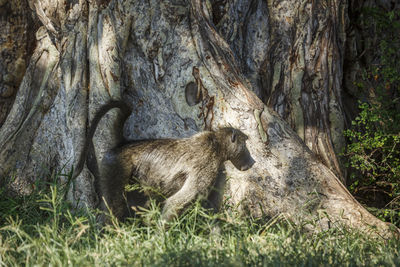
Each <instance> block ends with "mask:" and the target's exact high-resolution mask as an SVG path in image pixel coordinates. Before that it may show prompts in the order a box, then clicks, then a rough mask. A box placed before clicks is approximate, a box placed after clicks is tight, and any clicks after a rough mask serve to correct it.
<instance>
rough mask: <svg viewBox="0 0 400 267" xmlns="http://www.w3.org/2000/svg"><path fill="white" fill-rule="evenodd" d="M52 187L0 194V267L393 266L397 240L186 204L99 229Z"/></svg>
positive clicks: (91, 215) (91, 214) (155, 209)
mask: <svg viewBox="0 0 400 267" xmlns="http://www.w3.org/2000/svg"><path fill="white" fill-rule="evenodd" d="M62 195H63V194H62V193H60V192H59V191H58V190H57V187H56V186H51V190H50V191H49V192H47V193H44V192H37V193H36V194H34V195H32V196H30V197H25V198H9V197H7V196H6V195H5V194H4V193H3V192H2V193H1V194H0V212H1V213H0V265H2V266H21V265H27V266H120V265H123V266H127V265H128V266H140V265H144V266H247V265H249V266H305V265H306V266H321V265H325V266H332V265H336V266H348V265H351V266H376V265H385V266H399V265H400V256H399V252H398V250H399V248H400V246H399V244H400V243H399V241H397V240H395V239H393V240H388V241H385V240H381V239H374V238H370V237H368V236H365V235H363V234H361V233H359V232H356V231H350V230H347V229H339V230H338V229H332V230H329V231H326V232H320V233H313V234H311V233H305V232H304V231H303V230H302V229H301V227H299V226H294V225H293V224H292V223H290V222H289V221H286V220H285V219H283V218H284V217H283V216H280V217H277V218H273V219H271V220H256V219H252V218H243V216H241V215H240V214H239V213H237V212H235V211H234V209H229V210H226V211H223V212H221V213H219V214H212V213H209V212H207V211H206V210H205V209H203V208H202V207H201V205H200V204H199V203H196V204H194V205H193V207H192V208H191V209H190V210H188V211H187V212H186V213H185V214H184V215H182V216H181V217H180V218H179V219H177V220H175V221H174V222H172V223H170V224H169V225H168V226H167V227H166V226H163V225H162V223H161V220H160V211H159V208H158V207H157V206H156V205H152V206H151V207H150V209H149V210H148V211H143V212H142V214H141V215H140V216H138V217H137V218H133V219H130V220H128V221H127V222H124V223H119V222H116V221H115V222H114V224H112V225H110V226H107V227H105V228H101V227H99V226H98V225H97V224H96V219H95V215H94V212H85V213H84V212H81V213H76V212H75V213H73V214H72V213H71V212H70V211H69V207H68V205H67V204H66V202H65V201H63V200H62V197H61V196H62Z"/></svg>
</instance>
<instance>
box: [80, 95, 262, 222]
mask: <svg viewBox="0 0 400 267" xmlns="http://www.w3.org/2000/svg"><path fill="white" fill-rule="evenodd" d="M114 102H115V101H114ZM124 105H125V104H124ZM120 106H122V105H116V104H113V105H110V104H109V105H107V108H108V109H111V108H114V107H120ZM123 111H124V112H126V111H127V109H123ZM100 112H101V113H102V114H100V115H101V116H103V115H104V114H105V113H106V112H107V111H106V108H102V109H101V110H100V111H99V113H100ZM97 117H98V116H97V115H96V116H95V118H97ZM125 118H127V115H126V114H125ZM98 121H99V120H97V122H96V124H97V123H98ZM96 126H97V125H95V124H93V123H92V125H91V130H90V131H89V133H91V134H92V136H88V137H87V138H88V139H87V140H86V142H89V143H90V142H91V138H92V137H93V134H94V130H95V128H96ZM92 128H94V130H92ZM246 140H247V136H246V135H245V134H244V133H242V132H241V131H240V130H237V129H234V128H231V127H227V128H222V129H219V130H217V131H215V132H212V131H204V132H200V133H198V134H195V135H193V136H192V137H189V138H183V139H157V140H142V141H130V142H125V143H124V144H121V145H120V146H117V147H116V148H114V149H112V150H110V151H109V152H107V153H106V154H105V156H104V157H103V160H102V162H101V164H100V166H99V172H100V178H99V189H100V195H101V199H102V200H103V201H102V204H101V208H102V210H104V211H107V210H110V211H111V212H112V214H113V215H114V216H116V217H117V218H118V219H120V218H122V217H123V216H124V215H125V214H126V213H127V205H126V195H125V186H126V185H128V184H133V183H139V184H140V185H142V186H144V187H145V188H153V189H154V190H155V191H157V192H158V193H157V194H159V195H162V196H163V197H164V199H165V202H164V207H163V212H162V218H163V219H164V220H167V221H168V220H171V218H173V217H174V216H177V215H179V214H180V212H181V211H182V210H184V209H185V208H186V207H187V206H188V205H189V204H190V203H192V202H193V201H194V200H195V199H196V198H197V197H198V196H199V195H204V196H207V195H208V194H209V192H210V190H211V188H212V187H213V185H214V184H215V182H216V180H217V177H218V173H219V171H220V170H221V167H222V166H223V163H224V162H225V161H227V160H230V161H231V162H232V163H233V165H234V166H235V167H236V168H237V169H239V170H247V169H249V168H250V167H251V166H252V165H253V163H254V160H253V159H252V157H251V156H250V153H249V151H248V150H247V147H246ZM146 195H147V196H150V197H153V196H154V195H155V194H154V191H149V192H146ZM102 220H104V218H103V219H102ZM105 221H108V219H107V218H106V219H105Z"/></svg>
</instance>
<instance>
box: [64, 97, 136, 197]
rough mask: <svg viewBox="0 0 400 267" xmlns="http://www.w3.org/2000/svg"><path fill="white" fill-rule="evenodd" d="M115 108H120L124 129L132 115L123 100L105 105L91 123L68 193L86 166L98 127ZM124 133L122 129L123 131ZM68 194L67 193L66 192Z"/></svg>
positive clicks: (130, 109)
mask: <svg viewBox="0 0 400 267" xmlns="http://www.w3.org/2000/svg"><path fill="white" fill-rule="evenodd" d="M113 108H119V109H120V110H121V112H122V118H121V125H122V127H123V125H124V123H125V121H126V120H127V119H128V117H129V115H130V114H131V113H132V108H131V107H130V106H129V105H128V104H126V103H125V102H123V101H122V100H111V101H110V102H108V103H107V104H105V105H104V106H102V107H101V108H100V109H99V110H98V111H97V113H96V115H95V116H94V118H93V120H92V122H91V123H90V128H89V130H88V131H87V133H86V140H85V144H84V146H83V150H82V153H81V155H80V158H79V161H78V163H77V164H76V166H75V168H74V171H73V174H72V175H71V177H70V178H69V179H68V181H67V184H66V191H68V189H69V186H70V185H71V182H72V181H73V180H75V178H76V177H78V175H79V174H80V173H81V172H82V169H83V166H84V164H85V161H86V158H87V155H88V151H89V146H90V144H91V142H92V138H93V136H94V133H95V132H96V129H97V125H98V124H99V122H100V120H101V119H102V118H103V116H104V115H106V113H107V112H108V111H110V110H111V109H113ZM121 131H122V129H121ZM66 193H67V192H66Z"/></svg>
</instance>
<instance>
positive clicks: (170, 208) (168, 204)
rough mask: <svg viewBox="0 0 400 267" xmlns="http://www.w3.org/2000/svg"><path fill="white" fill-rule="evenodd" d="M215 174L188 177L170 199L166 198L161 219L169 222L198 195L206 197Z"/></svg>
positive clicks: (199, 174)
mask: <svg viewBox="0 0 400 267" xmlns="http://www.w3.org/2000/svg"><path fill="white" fill-rule="evenodd" d="M215 176H216V174H212V175H210V172H208V173H206V174H202V173H198V174H197V175H196V176H193V175H189V176H188V179H186V181H185V183H184V184H183V186H182V188H181V189H180V190H179V191H178V192H176V193H175V194H174V195H172V196H171V197H169V198H167V200H166V201H165V205H164V208H163V211H162V219H163V220H165V221H170V220H171V219H172V218H174V217H175V216H178V215H179V214H180V213H181V212H182V211H183V210H184V209H185V208H187V207H188V206H189V205H190V204H191V203H192V202H193V201H194V200H195V199H196V198H197V196H199V195H205V196H207V194H208V192H209V189H210V187H211V186H212V184H213V182H214V181H213V180H214V179H215Z"/></svg>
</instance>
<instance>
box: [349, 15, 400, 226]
mask: <svg viewBox="0 0 400 267" xmlns="http://www.w3.org/2000/svg"><path fill="white" fill-rule="evenodd" d="M362 14H363V16H362V19H361V22H360V24H361V25H362V26H363V27H365V29H364V30H365V31H366V32H369V33H370V34H372V36H370V37H369V38H371V39H373V41H372V42H371V43H370V44H369V48H370V49H369V50H368V51H367V53H368V57H369V61H370V62H371V63H372V64H371V65H369V66H368V67H367V68H366V69H365V70H364V73H363V75H362V79H361V80H359V81H355V84H356V85H357V86H358V87H359V89H360V92H361V94H360V98H361V99H363V101H360V102H359V110H360V113H359V114H358V116H357V117H356V118H355V120H354V121H353V122H352V128H351V129H348V130H346V131H345V136H346V137H348V140H349V144H348V146H347V148H346V152H345V153H344V155H345V156H347V159H348V167H351V168H350V170H351V175H350V190H351V191H352V192H353V193H354V194H355V195H356V196H357V195H362V196H363V198H364V200H366V202H368V203H369V204H371V203H372V202H371V201H369V200H371V199H369V198H372V196H377V195H378V198H380V199H378V200H377V199H375V202H379V201H380V202H384V203H383V205H382V204H381V205H380V206H384V207H386V208H387V209H388V210H384V211H379V212H377V213H375V214H377V215H378V216H379V217H381V218H383V219H387V220H392V221H393V220H395V221H394V222H395V223H396V224H397V225H400V204H399V203H400V53H399V51H400V12H399V11H391V12H385V11H382V10H380V9H366V10H364V11H363V12H362ZM378 206H379V205H378ZM393 215H395V216H393Z"/></svg>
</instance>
